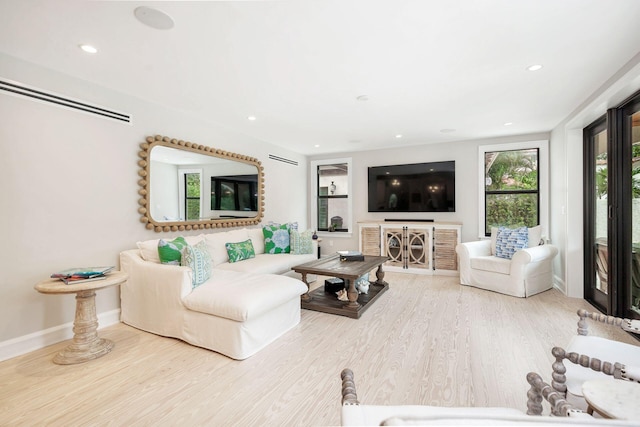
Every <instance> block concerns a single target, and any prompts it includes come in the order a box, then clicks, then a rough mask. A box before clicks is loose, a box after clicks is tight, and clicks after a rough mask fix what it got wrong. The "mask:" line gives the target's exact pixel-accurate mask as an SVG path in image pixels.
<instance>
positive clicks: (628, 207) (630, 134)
mask: <svg viewBox="0 0 640 427" xmlns="http://www.w3.org/2000/svg"><path fill="white" fill-rule="evenodd" d="M621 123H622V128H623V129H622V132H621V134H622V150H623V153H625V155H623V156H622V160H621V161H622V162H624V167H623V171H624V174H625V175H626V178H627V179H625V180H624V183H625V185H623V187H622V190H623V199H624V200H623V203H622V206H623V207H624V210H625V211H627V212H629V214H628V215H627V216H628V217H629V218H630V221H629V222H628V223H627V224H626V225H623V226H625V227H626V229H627V230H629V232H627V233H625V235H626V236H628V238H626V239H623V240H622V241H621V243H622V244H624V246H625V247H626V248H627V250H626V251H625V252H626V254H625V258H624V262H623V263H622V264H621V267H623V268H625V271H626V273H627V274H624V275H622V277H623V278H625V280H624V282H623V283H624V287H623V289H621V292H620V294H621V295H620V304H621V306H622V307H621V310H620V312H619V313H618V315H619V316H622V317H628V318H636V319H637V318H640V96H639V97H636V98H635V99H632V100H631V102H630V103H629V104H628V105H626V106H625V107H624V108H623V110H622V119H621Z"/></svg>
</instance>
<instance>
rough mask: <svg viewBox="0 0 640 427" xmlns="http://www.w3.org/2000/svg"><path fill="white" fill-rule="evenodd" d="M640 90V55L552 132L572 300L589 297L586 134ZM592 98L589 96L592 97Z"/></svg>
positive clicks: (560, 274)
mask: <svg viewBox="0 0 640 427" xmlns="http://www.w3.org/2000/svg"><path fill="white" fill-rule="evenodd" d="M639 89H640V54H638V55H636V56H635V57H634V58H632V59H631V60H630V61H629V62H628V63H627V64H626V65H625V66H624V67H622V69H621V70H620V71H618V72H617V73H616V74H615V75H614V76H612V77H611V78H610V79H609V81H607V82H605V83H604V84H603V85H602V87H601V88H600V89H599V90H597V91H596V92H595V93H593V94H591V95H588V94H586V95H585V99H586V100H585V102H584V103H583V104H582V105H580V106H578V107H577V108H576V110H575V111H574V112H573V113H572V114H571V115H570V116H569V117H568V118H567V119H566V120H564V121H563V122H562V123H560V124H559V125H558V126H556V128H554V129H553V131H552V132H551V139H550V157H551V187H552V190H553V191H552V192H551V223H552V225H553V226H552V229H551V239H552V241H553V242H554V243H555V244H556V245H558V246H559V248H560V256H559V257H557V258H556V260H555V265H554V273H555V274H556V276H557V278H559V279H561V280H562V282H563V283H562V284H563V286H564V288H565V293H566V294H567V295H568V296H570V297H575V298H582V297H583V296H584V262H583V253H584V248H583V233H584V221H583V215H584V208H583V182H584V178H583V168H582V155H583V150H582V145H583V142H582V130H583V129H584V128H585V127H586V126H588V125H589V124H591V123H592V122H594V121H595V120H596V119H597V118H599V117H601V116H603V115H604V114H605V113H606V111H607V109H609V108H613V107H616V106H617V105H618V104H620V103H621V102H622V101H624V100H625V99H626V98H627V97H629V96H631V95H632V94H633V93H634V92H636V91H637V90H639ZM587 95H588V96H587Z"/></svg>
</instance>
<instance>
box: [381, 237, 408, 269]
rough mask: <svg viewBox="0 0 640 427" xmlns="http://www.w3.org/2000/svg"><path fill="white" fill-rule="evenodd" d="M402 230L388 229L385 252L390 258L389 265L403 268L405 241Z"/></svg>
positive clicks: (385, 238)
mask: <svg viewBox="0 0 640 427" xmlns="http://www.w3.org/2000/svg"><path fill="white" fill-rule="evenodd" d="M402 234H403V233H402V229H401V228H399V229H387V230H385V231H384V242H385V249H386V250H385V252H386V255H387V256H388V257H389V261H387V264H388V265H393V266H398V267H403V266H404V258H403V250H402V247H403V246H404V239H403V236H402Z"/></svg>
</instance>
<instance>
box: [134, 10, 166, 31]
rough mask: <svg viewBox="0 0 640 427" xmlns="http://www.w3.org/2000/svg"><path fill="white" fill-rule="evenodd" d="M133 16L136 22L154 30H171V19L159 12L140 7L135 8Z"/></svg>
mask: <svg viewBox="0 0 640 427" xmlns="http://www.w3.org/2000/svg"><path fill="white" fill-rule="evenodd" d="M133 14H134V15H135V17H136V19H137V20H138V21H140V22H142V23H143V24H144V25H146V26H148V27H151V28H155V29H156V30H170V29H171V28H173V18H171V17H170V16H169V15H167V14H166V13H164V12H163V11H161V10H158V9H154V8H152V7H147V6H140V7H136V8H135V10H134V11H133Z"/></svg>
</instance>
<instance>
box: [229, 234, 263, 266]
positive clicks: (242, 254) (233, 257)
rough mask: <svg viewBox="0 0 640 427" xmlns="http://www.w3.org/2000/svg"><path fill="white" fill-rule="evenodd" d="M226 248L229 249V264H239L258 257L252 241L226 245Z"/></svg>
mask: <svg viewBox="0 0 640 427" xmlns="http://www.w3.org/2000/svg"><path fill="white" fill-rule="evenodd" d="M224 246H225V248H226V249H227V256H228V257H229V262H238V261H242V260H245V259H250V258H255V256H256V253H255V251H254V250H253V244H252V243H251V239H247V240H245V241H244V242H237V243H225V245H224Z"/></svg>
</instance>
